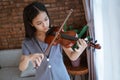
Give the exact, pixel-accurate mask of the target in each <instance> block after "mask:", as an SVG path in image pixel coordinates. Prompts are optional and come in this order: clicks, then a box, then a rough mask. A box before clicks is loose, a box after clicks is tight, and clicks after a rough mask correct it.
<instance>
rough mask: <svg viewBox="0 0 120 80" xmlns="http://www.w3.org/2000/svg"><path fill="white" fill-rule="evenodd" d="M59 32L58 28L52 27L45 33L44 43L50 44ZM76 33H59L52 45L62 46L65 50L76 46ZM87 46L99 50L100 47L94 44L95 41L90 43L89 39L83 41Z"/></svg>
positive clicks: (71, 31)
mask: <svg viewBox="0 0 120 80" xmlns="http://www.w3.org/2000/svg"><path fill="white" fill-rule="evenodd" d="M58 30H59V27H52V28H51V29H50V30H49V31H48V32H47V33H46V38H45V42H46V43H48V44H50V43H51V41H52V40H53V39H54V36H55V35H56V34H57V32H58ZM76 35H77V33H76V32H75V31H73V30H70V31H66V32H64V31H61V32H60V33H59V35H58V37H57V38H56V39H55V41H54V42H53V45H57V44H61V45H62V46H64V47H66V48H70V47H72V46H73V45H75V44H76V41H77V40H78V39H79V38H78V37H77V36H76ZM84 40H85V41H86V42H87V44H88V46H89V47H90V46H91V47H94V48H96V49H101V46H100V45H99V44H96V42H97V41H95V43H93V42H92V40H93V39H92V38H91V39H89V40H88V39H87V38H85V39H84Z"/></svg>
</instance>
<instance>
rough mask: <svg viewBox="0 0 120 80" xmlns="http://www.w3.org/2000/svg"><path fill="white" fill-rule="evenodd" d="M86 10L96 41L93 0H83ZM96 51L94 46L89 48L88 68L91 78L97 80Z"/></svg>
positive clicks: (92, 35)
mask: <svg viewBox="0 0 120 80" xmlns="http://www.w3.org/2000/svg"><path fill="white" fill-rule="evenodd" d="M82 1H83V5H84V10H85V17H86V21H87V25H88V27H89V35H90V37H91V38H93V42H94V41H95V33H94V14H93V10H94V8H93V0H82ZM95 56H96V52H95V49H94V48H92V47H91V48H90V49H87V59H88V69H89V80H97V75H96V64H95V62H96V60H95Z"/></svg>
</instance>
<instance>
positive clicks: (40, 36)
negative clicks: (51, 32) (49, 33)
mask: <svg viewBox="0 0 120 80" xmlns="http://www.w3.org/2000/svg"><path fill="white" fill-rule="evenodd" d="M35 36H36V38H37V39H38V40H39V41H43V42H44V40H45V37H46V34H45V33H44V32H36V33H35Z"/></svg>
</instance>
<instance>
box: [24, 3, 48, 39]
mask: <svg viewBox="0 0 120 80" xmlns="http://www.w3.org/2000/svg"><path fill="white" fill-rule="evenodd" d="M41 11H44V12H46V13H47V15H48V17H49V19H50V16H49V14H48V11H47V9H46V7H45V6H44V4H42V3H40V2H33V3H31V4H29V5H27V6H26V7H25V8H24V11H23V21H24V26H25V37H26V38H32V37H34V33H35V32H36V29H35V27H33V26H32V25H31V24H32V20H33V19H34V18H35V17H36V16H37V15H38V14H39V13H40V12H41ZM49 21H50V20H49ZM49 27H50V25H49Z"/></svg>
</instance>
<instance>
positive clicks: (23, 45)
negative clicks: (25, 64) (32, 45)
mask: <svg viewBox="0 0 120 80" xmlns="http://www.w3.org/2000/svg"><path fill="white" fill-rule="evenodd" d="M22 53H23V55H29V54H30V51H29V50H28V48H27V46H26V45H25V43H22Z"/></svg>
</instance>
